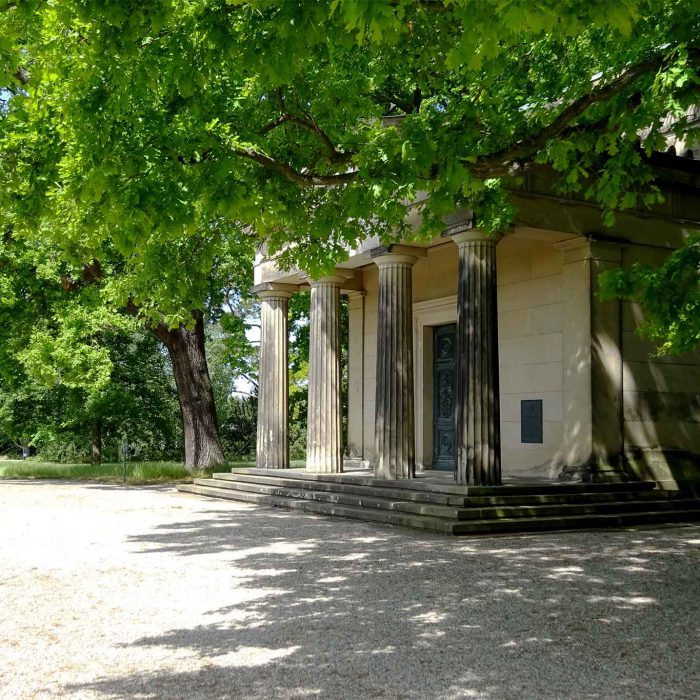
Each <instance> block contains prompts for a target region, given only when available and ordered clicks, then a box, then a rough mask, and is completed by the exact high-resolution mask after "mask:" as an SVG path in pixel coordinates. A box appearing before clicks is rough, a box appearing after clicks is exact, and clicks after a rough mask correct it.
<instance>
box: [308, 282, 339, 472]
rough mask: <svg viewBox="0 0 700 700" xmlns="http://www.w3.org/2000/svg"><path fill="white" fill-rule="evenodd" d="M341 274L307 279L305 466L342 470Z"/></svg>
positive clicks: (321, 469) (324, 469)
mask: <svg viewBox="0 0 700 700" xmlns="http://www.w3.org/2000/svg"><path fill="white" fill-rule="evenodd" d="M343 280H344V277H341V276H329V277H321V278H319V279H317V280H311V281H310V284H311V334H310V343H309V402H308V423H307V441H306V443H307V444H306V468H307V469H309V470H310V471H314V472H341V471H343V420H342V403H341V375H340V285H341V284H342V282H343Z"/></svg>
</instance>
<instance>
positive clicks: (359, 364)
mask: <svg viewBox="0 0 700 700" xmlns="http://www.w3.org/2000/svg"><path fill="white" fill-rule="evenodd" d="M366 294H367V293H366V292H364V291H353V292H349V293H348V295H347V297H348V346H349V347H348V440H347V448H346V450H347V453H348V457H347V458H346V459H345V460H344V463H345V466H346V468H347V466H348V464H349V465H350V466H353V467H361V466H363V463H364V444H365V439H364V429H365V418H364V387H365V372H364V369H365V296H366Z"/></svg>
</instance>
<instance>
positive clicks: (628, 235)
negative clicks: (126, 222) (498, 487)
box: [256, 159, 700, 488]
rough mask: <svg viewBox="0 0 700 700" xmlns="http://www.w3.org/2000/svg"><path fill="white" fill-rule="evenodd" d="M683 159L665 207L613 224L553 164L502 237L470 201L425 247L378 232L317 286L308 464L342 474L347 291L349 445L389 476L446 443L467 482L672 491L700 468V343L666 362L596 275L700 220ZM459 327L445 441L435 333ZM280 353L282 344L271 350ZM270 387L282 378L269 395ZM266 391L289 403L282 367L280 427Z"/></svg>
mask: <svg viewBox="0 0 700 700" xmlns="http://www.w3.org/2000/svg"><path fill="white" fill-rule="evenodd" d="M679 160H681V159H671V160H669V159H666V161H664V163H663V164H662V167H661V166H660V179H661V182H662V188H663V189H665V195H666V199H665V202H664V203H663V204H660V205H658V206H657V207H656V209H655V210H654V211H653V212H646V211H633V210H631V211H628V212H624V213H621V214H619V215H618V216H617V219H616V222H615V224H614V226H613V227H612V228H610V229H606V228H605V227H604V226H603V225H602V222H601V217H600V212H599V211H598V210H597V209H596V208H595V207H593V206H591V205H590V204H589V203H586V202H583V201H577V200H575V199H563V198H561V197H558V196H555V195H553V193H552V186H551V183H552V177H551V175H550V174H548V173H546V172H544V173H534V174H533V175H531V176H530V177H529V179H528V182H527V184H526V185H525V186H524V187H522V188H520V189H518V190H514V191H513V195H512V199H513V203H514V204H515V206H516V209H517V212H518V214H517V218H516V221H515V224H514V226H513V228H512V230H510V231H508V232H507V233H506V234H505V235H504V236H503V237H502V239H501V240H500V241H497V239H494V238H489V237H488V236H485V235H484V234H482V233H481V232H480V231H479V230H478V228H476V227H474V225H473V222H472V221H471V215H470V214H469V213H468V212H464V213H462V214H461V215H459V214H458V215H457V216H455V217H452V218H451V219H450V220H449V221H446V225H445V235H444V236H443V237H440V238H437V239H435V240H434V241H431V242H429V243H427V244H422V245H397V246H390V247H389V248H386V247H382V246H380V245H379V243H378V242H377V241H367V242H365V243H364V244H363V246H362V247H361V248H360V249H358V250H357V251H354V252H353V253H352V254H351V255H350V257H349V259H348V260H347V261H346V262H344V263H342V264H341V266H339V268H338V275H337V276H336V277H333V278H332V279H333V280H335V281H334V282H333V283H332V284H330V285H329V284H328V283H323V281H322V280H318V281H314V282H312V283H311V285H310V286H311V288H312V290H313V291H312V294H315V295H316V297H317V298H318V300H319V301H318V303H317V304H314V306H313V308H314V309H316V311H314V312H313V313H312V319H311V324H312V329H311V332H312V338H320V339H322V342H321V343H320V344H318V342H317V341H314V343H315V344H314V345H312V359H311V363H312V367H311V369H310V400H309V410H310V413H309V418H310V420H309V426H310V427H309V446H310V449H309V460H308V464H307V466H308V467H310V468H313V469H317V470H319V471H337V470H339V469H341V468H342V464H341V460H340V457H339V454H340V453H339V448H340V443H339V441H338V439H337V435H338V416H339V413H338V411H339V405H340V404H339V396H340V395H339V393H338V392H339V381H340V380H339V377H340V374H339V369H338V365H337V347H336V345H335V344H334V343H335V341H334V340H333V338H334V337H336V336H334V335H333V333H332V332H331V330H332V329H333V328H337V326H336V324H337V315H338V311H337V294H339V293H342V294H347V295H348V299H349V303H348V309H349V324H350V329H349V338H350V346H349V364H348V373H349V396H348V431H347V436H348V444H347V446H345V447H344V448H343V453H344V454H345V456H346V459H347V458H348V457H349V458H351V459H352V460H353V462H354V463H364V464H365V465H369V466H371V467H373V468H374V470H375V474H376V476H377V477H381V478H398V479H405V478H407V479H410V478H412V477H413V476H414V474H415V473H416V471H418V472H420V471H421V470H427V469H431V468H432V467H433V460H434V459H435V455H436V454H438V453H439V452H440V450H441V449H448V450H449V449H454V455H455V460H454V468H455V475H456V479H457V481H458V482H460V483H468V484H498V483H499V482H500V480H501V477H503V478H506V479H509V478H510V479H513V478H520V479H533V480H534V479H600V480H603V479H629V478H636V477H639V478H653V479H655V480H656V481H657V482H659V483H660V484H661V485H662V486H667V487H669V488H675V487H676V486H677V485H682V484H685V483H687V482H689V481H693V480H694V479H697V478H698V476H699V475H700V351H699V352H696V353H691V354H688V355H687V356H684V357H668V358H658V357H654V356H653V354H652V353H653V347H652V346H651V345H650V344H649V343H648V342H647V341H646V340H644V339H643V338H642V337H641V336H640V335H639V334H638V333H637V332H636V329H637V328H638V326H639V324H640V323H641V321H642V317H641V313H640V310H639V308H638V307H636V306H635V305H634V304H630V303H623V302H618V301H602V300H600V298H599V297H598V295H597V278H598V275H599V273H600V272H602V271H605V270H610V269H615V268H616V267H619V266H620V265H629V264H631V263H633V262H637V261H640V262H648V263H652V264H655V263H659V262H661V261H662V260H663V259H664V257H665V256H666V255H668V254H669V252H670V251H672V250H673V249H674V248H676V247H678V246H679V245H681V244H682V242H683V240H684V239H685V237H687V235H688V234H689V232H690V231H691V230H693V229H697V228H700V168H698V163H696V162H694V161H690V163H689V164H687V163H686V164H684V165H683V167H682V168H680V170H676V169H674V168H675V161H679ZM671 166H674V167H671ZM678 167H680V166H678ZM256 282H258V287H257V289H260V290H261V291H262V296H263V297H264V299H263V303H265V299H270V298H271V297H270V296H269V294H270V293H271V290H270V288H269V287H270V285H273V286H274V285H277V286H278V287H279V288H284V290H285V291H289V290H298V289H306V288H308V287H309V281H308V280H307V279H306V278H305V277H304V275H303V273H293V272H292V273H290V272H286V273H282V272H279V271H277V270H276V268H275V267H274V261H269V260H265V259H264V258H263V257H261V259H260V262H259V265H258V267H257V269H256ZM324 284H325V286H324ZM265 285H267V286H265ZM280 285H281V287H280ZM320 289H323V290H325V291H324V292H323V294H325V295H330V296H328V299H327V300H326V301H323V302H322V301H321V300H320V299H321V297H320V294H321V293H320V292H319V290H320ZM328 290H333V291H328ZM265 295H268V296H267V297H265ZM324 299H325V297H324ZM453 324H456V326H455V331H454V333H455V336H454V337H455V338H456V343H457V346H458V347H457V353H456V356H455V357H456V365H455V368H454V376H455V377H456V380H455V385H454V387H452V388H450V387H448V389H449V391H453V392H454V397H456V398H455V401H456V403H455V407H454V425H455V432H454V438H453V437H451V436H448V438H445V445H438V444H436V442H435V439H434V432H435V425H436V423H435V421H436V420H437V419H436V410H437V408H436V405H435V403H436V399H435V393H436V391H437V394H438V399H440V396H441V394H440V392H441V391H443V389H442V388H440V387H438V388H437V389H436V386H435V385H434V374H435V371H436V370H435V367H436V364H435V361H436V359H435V356H434V348H433V342H434V337H436V336H435V333H436V331H435V329H436V328H446V327H447V326H450V325H453ZM276 327H279V322H278V326H276ZM329 329H331V330H329ZM336 332H337V331H336ZM315 333H316V335H314V334H315ZM319 334H320V335H319ZM266 338H277V340H276V341H274V342H277V343H282V341H281V340H279V338H280V336H279V333H275V334H270V333H268V335H267V336H264V338H263V344H265V342H266ZM314 348H316V350H314ZM266 352H267V350H266V349H265V348H264V347H263V349H262V357H263V358H265V357H267V355H266V354H265V353H266ZM283 352H286V349H284V348H282V346H281V345H280V347H279V348H278V349H277V350H276V351H275V352H274V353H273V355H272V356H274V357H276V358H277V357H281V356H282V355H281V354H282V353H283ZM269 362H270V361H269V360H268V364H269ZM335 377H337V378H338V379H335ZM319 378H320V379H319ZM266 382H270V383H271V384H273V385H274V386H276V387H277V388H273V389H270V392H272V393H271V394H270V393H269V392H267V389H265V384H266ZM329 384H337V391H336V390H335V389H330V390H329V388H328V385H329ZM319 386H323V387H325V388H324V391H325V392H326V393H323V392H321V393H317V389H316V388H314V387H319ZM329 392H330V393H329ZM448 393H449V392H448ZM270 395H274V396H282V393H281V390H280V388H279V378H278V377H277V374H275V371H273V372H272V373H271V374H270V375H269V377H268V375H267V374H266V373H264V372H263V373H262V374H261V402H262V403H261V407H262V410H261V412H260V416H261V417H260V420H261V422H262V423H265V422H266V421H275V420H281V419H280V417H279V416H280V415H281V413H279V411H278V412H276V413H275V412H270V410H269V409H268V407H269V402H270V400H271V399H269V398H264V399H263V397H269V396H270ZM312 403H313V406H314V408H313V409H312ZM285 419H286V417H285ZM317 424H318V425H317ZM285 434H286V433H285ZM268 435H278V436H280V435H282V431H280V430H278V429H276V428H274V427H271V426H267V427H265V426H263V427H262V428H261V430H260V431H259V445H260V446H261V448H262V450H263V451H264V452H265V453H266V454H267V453H270V451H271V450H272V452H274V450H275V449H276V450H278V452H279V448H274V449H273V448H272V447H270V446H269V444H268V443H265V442H264V440H265V439H266V438H265V436H268ZM261 439H262V440H263V442H260V440H261ZM450 440H454V441H455V444H454V445H448V444H447V443H449V441H450ZM318 455H322V456H321V457H319V456H318ZM263 461H264V460H263ZM278 461H279V464H280V465H282V464H283V460H282V459H278ZM443 461H444V460H443ZM272 466H274V465H272Z"/></svg>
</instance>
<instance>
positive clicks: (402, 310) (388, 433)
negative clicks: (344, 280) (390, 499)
mask: <svg viewBox="0 0 700 700" xmlns="http://www.w3.org/2000/svg"><path fill="white" fill-rule="evenodd" d="M390 250H391V249H390ZM373 257H374V262H375V263H376V264H377V267H379V302H378V304H379V306H378V313H377V394H376V403H375V420H374V452H375V465H374V473H375V476H377V477H378V478H382V479H412V478H413V477H414V476H415V472H416V457H415V426H414V413H413V280H412V268H413V265H414V264H415V262H416V260H417V256H415V255H410V254H405V253H396V252H388V253H386V252H383V251H382V253H380V254H379V255H374V256H373Z"/></svg>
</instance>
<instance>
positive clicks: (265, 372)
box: [256, 290, 292, 469]
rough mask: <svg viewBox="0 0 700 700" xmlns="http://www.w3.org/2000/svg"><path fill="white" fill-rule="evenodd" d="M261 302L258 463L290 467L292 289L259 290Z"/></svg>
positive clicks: (281, 467) (259, 465)
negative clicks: (289, 313)
mask: <svg viewBox="0 0 700 700" xmlns="http://www.w3.org/2000/svg"><path fill="white" fill-rule="evenodd" d="M258 295H259V296H260V299H261V302H262V303H261V305H260V377H259V382H258V441H257V452H256V466H258V467H260V468H262V469H288V468H289V437H288V424H289V415H288V414H289V375H288V354H289V350H288V348H289V341H288V335H287V311H288V306H289V297H290V296H292V294H291V292H288V291H280V290H265V291H260V292H258Z"/></svg>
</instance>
